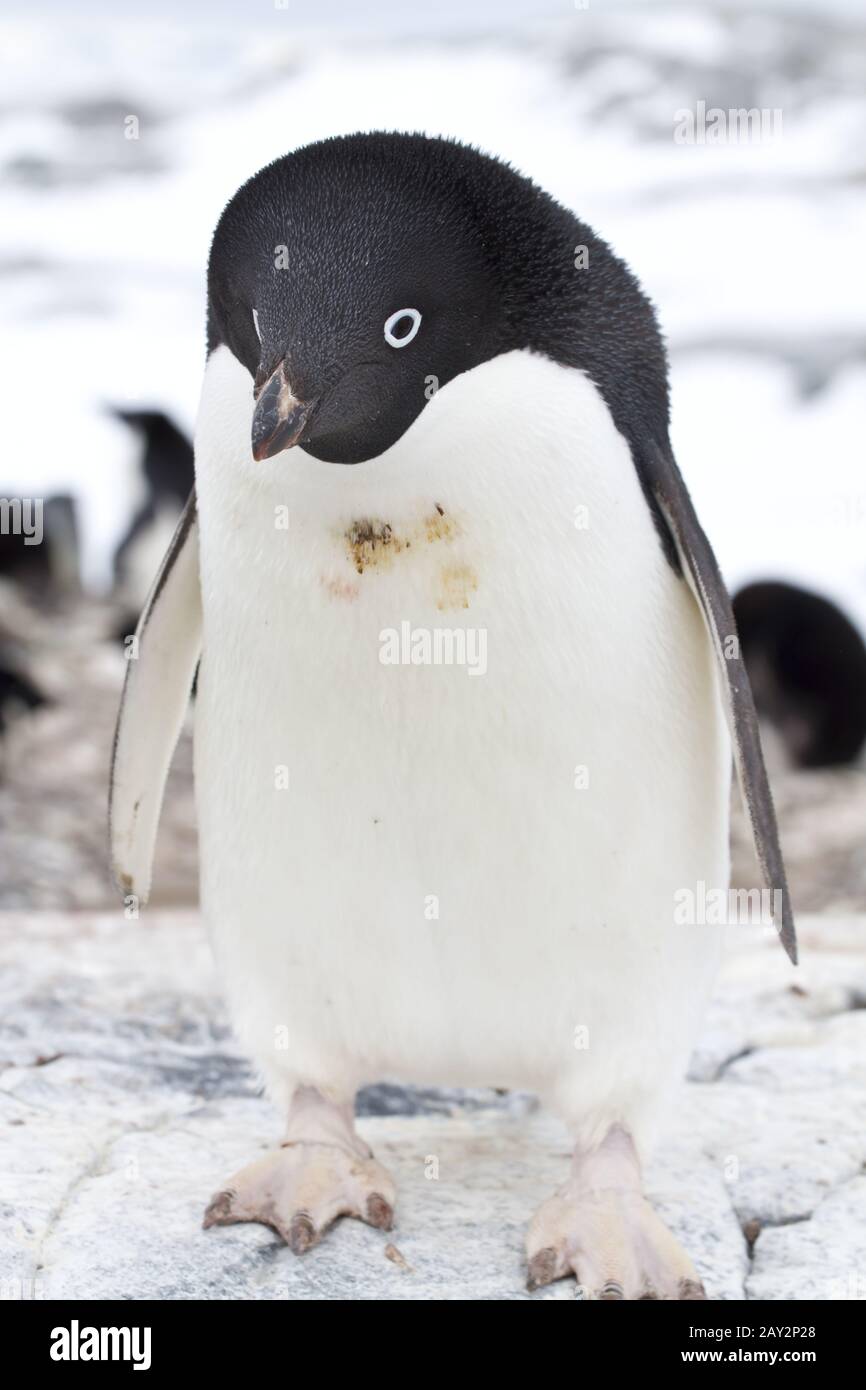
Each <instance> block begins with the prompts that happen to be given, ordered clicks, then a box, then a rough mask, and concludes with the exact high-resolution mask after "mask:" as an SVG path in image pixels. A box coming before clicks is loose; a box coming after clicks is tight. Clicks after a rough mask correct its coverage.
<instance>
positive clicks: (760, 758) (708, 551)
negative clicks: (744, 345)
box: [645, 447, 797, 965]
mask: <svg viewBox="0 0 866 1390" xmlns="http://www.w3.org/2000/svg"><path fill="white" fill-rule="evenodd" d="M645 457H646V465H647V472H648V476H649V484H650V488H651V490H652V494H653V497H654V499H655V502H656V505H657V506H658V508H659V511H660V512H661V515H662V517H663V518H664V521H665V524H666V525H667V528H668V531H669V533H670V535H671V538H672V539H673V542H674V545H675V548H676V552H677V554H678V556H679V559H680V563H681V565H682V568H683V571H684V574H685V577H686V580H687V581H688V584H689V586H690V588H691V589H692V592H693V593H694V595H695V597H696V599H697V601H698V603H699V604H700V607H701V610H702V612H703V616H704V622H705V623H706V627H707V631H708V633H709V636H710V640H711V641H712V644H713V649H714V651H715V656H716V665H717V668H718V672H719V681H720V686H721V694H722V700H723V703H724V706H725V713H726V715H727V719H728V727H729V729H730V733H731V741H732V743H733V746H734V762H735V763H736V767H737V776H738V780H739V783H740V791H741V792H742V797H743V802H744V804H745V808H746V814H747V815H748V817H749V823H750V825H751V829H752V840H753V842H754V846H755V852H756V854H757V857H758V863H759V864H760V866H761V872H762V874H763V878H764V883H765V884H766V886H767V887H768V888H769V889H772V890H773V923H774V925H775V927H776V930H777V931H778V933H779V940H780V941H781V943H782V945H783V947H784V948H785V950H786V951H787V953H788V955H789V956H790V958H791V960H792V961H793V962H794V964H795V965H796V963H797V937H796V933H795V929H794V916H793V913H792V911H791V900H790V897H789V895H788V883H787V879H786V876H785V864H784V860H783V859H782V848H781V845H780V844H779V831H778V827H777V825H776V812H775V808H774V806H773V794H772V792H771V791H770V783H769V780H768V778H767V770H766V768H765V766H764V755H763V752H762V750H761V735H760V731H759V728H758V715H757V711H756V710H755V701H754V699H753V697H752V687H751V685H750V684H749V676H748V672H747V671H746V663H745V662H744V661H743V658H742V655H741V654H740V649H739V640H738V638H737V625H736V622H735V620H734V610H733V608H732V607H731V600H730V598H729V596H728V591H727V589H726V587H725V581H724V580H723V578H722V575H721V571H720V570H719V565H718V561H717V560H716V557H715V555H714V553H713V548H712V546H711V545H710V542H709V541H708V539H707V537H706V535H705V533H704V530H703V528H702V526H701V523H700V521H699V520H698V517H697V513H696V512H695V508H694V504H693V502H692V499H691V497H690V496H689V492H688V488H687V487H686V485H685V482H684V480H683V476H682V474H681V473H680V470H679V468H678V467H677V465H676V461H675V460H674V457H673V454H672V453H671V452H670V449H661V448H658V447H654V448H653V449H652V450H650V451H648V452H647V455H646V456H645ZM777 893H778V897H777V896H776V894H777ZM777 904H778V906H777Z"/></svg>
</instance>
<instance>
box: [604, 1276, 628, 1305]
mask: <svg viewBox="0 0 866 1390" xmlns="http://www.w3.org/2000/svg"><path fill="white" fill-rule="evenodd" d="M624 1298H625V1293H624V1291H623V1287H622V1284H618V1283H617V1281H616V1280H615V1279H608V1281H607V1283H606V1284H604V1285H603V1286H602V1290H601V1293H600V1294H599V1299H600V1300H601V1301H603V1302H605V1303H619V1302H620V1301H621V1300H623V1299H624Z"/></svg>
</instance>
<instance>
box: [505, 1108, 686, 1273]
mask: <svg viewBox="0 0 866 1390" xmlns="http://www.w3.org/2000/svg"><path fill="white" fill-rule="evenodd" d="M526 1250H527V1257H528V1260H529V1278H528V1280H527V1287H528V1288H529V1289H530V1290H532V1289H539V1288H541V1287H542V1286H543V1285H545V1284H552V1283H553V1281H554V1280H555V1279H562V1278H563V1277H564V1276H566V1275H569V1274H573V1275H574V1276H575V1278H576V1279H577V1282H578V1286H579V1290H580V1296H581V1297H583V1298H589V1299H604V1300H609V1299H610V1300H613V1299H616V1300H619V1299H701V1298H706V1293H705V1292H704V1287H703V1284H702V1283H701V1281H700V1279H699V1278H698V1275H697V1272H696V1271H695V1267H694V1265H693V1264H692V1262H691V1260H690V1259H689V1257H688V1255H687V1254H686V1253H685V1251H684V1250H683V1249H682V1248H681V1247H680V1246H679V1245H678V1243H677V1242H676V1240H674V1237H673V1236H672V1235H671V1233H670V1231H669V1230H668V1229H667V1227H666V1226H665V1225H664V1223H663V1222H662V1221H661V1220H660V1219H659V1218H658V1216H656V1214H655V1212H654V1211H653V1209H652V1207H651V1206H650V1204H649V1202H648V1201H647V1200H646V1198H645V1197H644V1195H643V1192H642V1191H641V1183H640V1166H639V1164H638V1159H637V1154H636V1152H635V1148H634V1144H633V1142H632V1139H631V1136H630V1135H629V1134H628V1133H627V1132H626V1131H625V1130H624V1129H621V1128H619V1127H616V1128H614V1129H612V1130H611V1131H610V1132H609V1134H608V1136H607V1138H606V1139H605V1140H604V1143H603V1144H602V1145H601V1146H600V1147H599V1148H598V1149H595V1150H594V1151H593V1152H592V1153H590V1154H578V1153H576V1154H575V1157H574V1163H573V1168H572V1175H571V1177H570V1179H569V1181H568V1182H567V1183H566V1184H565V1186H564V1187H562V1188H561V1189H560V1190H559V1192H557V1194H556V1196H555V1197H551V1198H549V1200H548V1201H546V1202H545V1203H544V1204H543V1205H542V1206H541V1207H540V1208H539V1209H538V1211H537V1212H536V1213H535V1216H534V1217H533V1219H532V1223H531V1225H530V1227H529V1234H528V1236H527V1241H526Z"/></svg>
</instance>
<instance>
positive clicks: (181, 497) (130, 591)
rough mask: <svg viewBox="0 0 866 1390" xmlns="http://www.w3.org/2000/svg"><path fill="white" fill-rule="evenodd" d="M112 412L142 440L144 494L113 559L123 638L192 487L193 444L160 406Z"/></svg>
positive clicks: (137, 611)
mask: <svg viewBox="0 0 866 1390" xmlns="http://www.w3.org/2000/svg"><path fill="white" fill-rule="evenodd" d="M111 413H112V414H113V415H114V416H115V417H116V418H117V419H118V420H121V421H122V422H123V423H124V424H125V425H128V426H129V428H130V429H131V430H133V431H134V432H135V433H136V434H137V435H138V436H139V438H140V440H141V445H142V454H141V462H140V472H141V477H142V480H143V483H144V497H143V499H142V500H141V502H140V503H139V505H138V507H137V509H136V510H135V512H134V513H133V515H132V518H131V520H130V522H129V525H128V527H127V529H126V531H125V533H124V535H123V537H122V538H121V540H120V541H119V543H118V545H117V547H116V549H115V552H114V559H113V571H114V587H115V593H116V595H117V596H118V598H119V600H120V602H121V603H122V604H123V608H124V617H123V620H122V622H121V624H120V632H121V635H122V636H125V635H126V634H127V633H130V632H133V631H134V630H135V624H136V622H137V621H138V615H139V613H140V612H141V609H142V608H143V606H144V601H145V599H146V598H147V593H148V590H149V588H150V584H151V581H152V579H153V576H154V574H155V573H156V569H157V566H158V562H159V560H160V559H161V557H162V554H163V552H164V550H165V547H166V544H167V542H168V539H169V538H170V537H171V535H172V533H173V531H174V528H175V526H176V525H177V519H178V517H179V516H180V513H181V511H182V510H183V507H184V504H185V503H186V499H187V497H188V496H189V494H190V491H191V489H192V485H193V477H194V474H193V451H192V444H191V443H190V441H189V439H188V438H187V437H186V435H185V434H183V433H182V431H181V430H179V429H178V428H177V426H176V425H175V424H174V423H173V422H172V421H171V420H170V419H169V418H168V416H167V415H165V414H164V413H163V412H162V411H160V410H123V409H120V408H117V407H112V411H111Z"/></svg>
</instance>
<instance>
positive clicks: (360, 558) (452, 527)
mask: <svg viewBox="0 0 866 1390" xmlns="http://www.w3.org/2000/svg"><path fill="white" fill-rule="evenodd" d="M461 535H462V528H461V526H460V523H459V521H458V520H457V518H456V517H453V516H451V515H449V514H448V513H446V511H445V508H444V507H443V506H441V504H440V503H439V502H436V503H434V505H433V507H432V508H431V510H430V511H429V512H427V513H426V514H425V515H424V516H422V518H421V519H420V521H418V522H415V523H414V524H408V525H404V526H399V527H395V526H392V525H391V523H390V522H389V521H385V520H384V519H383V518H380V517H359V518H357V519H356V520H355V521H353V522H351V524H350V525H349V526H347V527H346V529H345V531H343V532H342V533H341V540H342V542H343V545H344V546H345V553H346V558H347V560H348V561H349V564H350V565H351V566H352V569H353V570H354V571H355V574H358V575H366V574H371V573H376V574H382V573H384V572H386V571H389V570H391V569H393V567H394V565H395V564H396V563H397V562H398V560H399V557H400V556H401V555H407V554H412V553H413V552H414V553H416V554H417V553H418V552H421V553H423V552H424V550H425V549H426V547H427V546H437V547H438V546H439V545H443V546H450V545H451V544H453V542H454V541H455V540H457V539H458V537H460V536H461ZM436 583H437V587H436V594H435V601H436V607H437V608H439V609H440V610H446V609H455V608H468V607H469V600H470V597H471V595H472V594H473V593H475V591H476V589H477V588H478V577H477V575H476V572H475V570H474V569H473V567H472V566H471V565H469V564H457V563H448V564H444V565H443V566H442V568H441V569H440V571H439V573H438V576H437V581H436ZM326 588H327V589H328V591H329V593H330V594H331V596H332V597H333V598H338V599H344V600H349V601H351V600H352V599H354V598H356V597H357V596H358V593H359V586H358V583H357V580H354V581H341V580H335V581H329V582H328V583H327V584H326Z"/></svg>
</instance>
